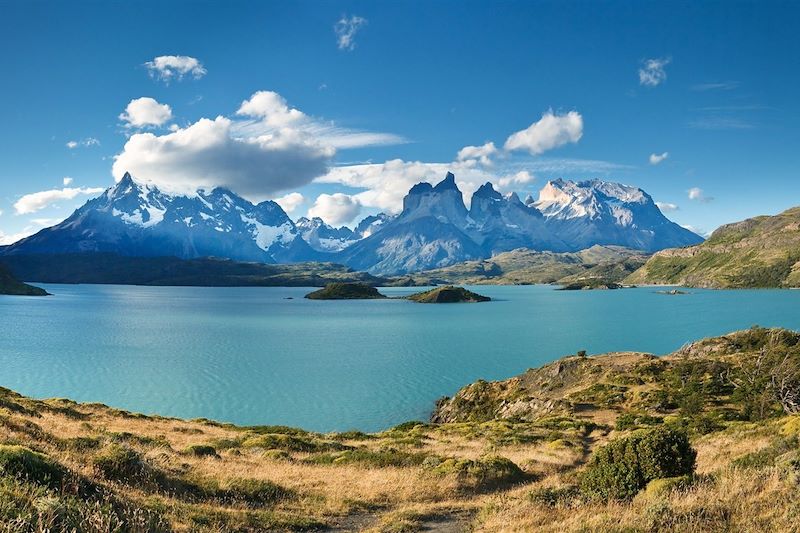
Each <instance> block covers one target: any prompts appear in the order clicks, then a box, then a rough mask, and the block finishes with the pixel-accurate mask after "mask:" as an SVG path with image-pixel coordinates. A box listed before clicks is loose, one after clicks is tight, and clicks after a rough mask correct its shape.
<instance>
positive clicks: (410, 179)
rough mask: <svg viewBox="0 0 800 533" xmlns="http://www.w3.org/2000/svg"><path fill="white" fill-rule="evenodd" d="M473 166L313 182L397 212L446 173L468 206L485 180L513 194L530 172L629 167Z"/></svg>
mask: <svg viewBox="0 0 800 533" xmlns="http://www.w3.org/2000/svg"><path fill="white" fill-rule="evenodd" d="M472 163H473V161H470V160H467V161H453V162H450V163H426V162H422V161H403V160H402V159H394V160H391V161H386V162H384V163H368V164H358V165H343V166H337V167H333V168H331V169H330V170H329V171H328V173H327V174H326V175H324V176H322V177H320V178H317V179H316V180H314V181H315V182H317V183H336V184H340V185H344V186H347V187H352V188H355V189H363V190H362V191H361V192H358V193H357V194H355V195H354V197H355V198H356V199H358V201H359V203H360V204H361V205H362V206H364V207H373V208H376V209H380V210H382V211H386V212H388V213H398V212H399V211H400V210H401V209H402V206H403V197H404V196H405V195H406V194H407V193H408V190H409V189H410V188H411V187H412V186H413V185H415V184H416V183H419V182H423V181H425V182H428V183H431V184H435V183H438V182H439V181H441V180H442V179H443V178H444V176H445V174H446V173H447V172H448V171H451V172H453V173H454V174H455V176H456V183H457V184H458V187H459V189H460V190H461V191H462V192H463V193H464V200H465V202H466V203H467V205H469V201H470V199H471V197H472V193H473V192H475V191H476V190H477V189H478V187H480V186H481V185H482V184H484V183H486V182H487V181H491V182H492V183H494V184H495V185H496V186H497V188H498V189H499V190H501V191H503V192H512V191H519V190H520V189H523V190H524V188H525V187H524V186H526V185H529V184H530V183H532V182H533V181H534V180H535V176H534V174H533V173H532V172H534V171H540V170H541V171H542V172H548V173H557V174H562V175H563V174H581V175H584V176H585V175H586V174H587V173H591V174H607V173H609V172H613V171H619V170H626V169H629V168H630V167H626V166H624V165H618V164H615V163H610V162H607V161H596V160H581V159H553V160H550V159H540V158H536V159H532V160H530V161H526V162H524V163H519V164H510V165H505V166H504V167H503V168H502V169H497V170H496V171H490V169H487V168H486V167H483V166H479V165H474V164H472Z"/></svg>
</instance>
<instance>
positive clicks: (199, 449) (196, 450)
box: [184, 444, 219, 457]
mask: <svg viewBox="0 0 800 533" xmlns="http://www.w3.org/2000/svg"><path fill="white" fill-rule="evenodd" d="M184 453H185V454H187V455H193V456H195V457H219V455H217V450H216V449H214V447H213V446H209V445H207V444H192V445H191V446H188V447H187V448H186V449H185V450H184Z"/></svg>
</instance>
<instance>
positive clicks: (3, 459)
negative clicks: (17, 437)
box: [0, 445, 66, 487]
mask: <svg viewBox="0 0 800 533" xmlns="http://www.w3.org/2000/svg"><path fill="white" fill-rule="evenodd" d="M0 473H2V474H5V475H7V476H12V477H16V478H19V479H23V480H25V481H30V482H33V483H36V484H39V485H44V486H49V487H58V486H59V485H60V484H61V481H62V480H63V479H64V476H65V475H66V470H65V469H64V467H62V466H61V465H60V464H58V463H56V462H55V461H53V460H52V459H50V458H49V457H47V456H46V455H44V454H41V453H38V452H35V451H33V450H31V449H30V448H26V447H25V446H12V445H0Z"/></svg>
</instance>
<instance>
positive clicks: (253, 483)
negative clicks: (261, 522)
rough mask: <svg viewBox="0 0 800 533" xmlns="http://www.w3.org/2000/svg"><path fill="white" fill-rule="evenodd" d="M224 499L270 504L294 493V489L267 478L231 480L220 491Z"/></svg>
mask: <svg viewBox="0 0 800 533" xmlns="http://www.w3.org/2000/svg"><path fill="white" fill-rule="evenodd" d="M219 495H220V496H222V499H224V500H227V501H240V502H244V503H249V504H268V503H275V502H277V501H280V500H284V499H286V498H289V497H291V496H292V495H293V493H292V491H290V490H289V489H287V488H284V487H281V486H280V485H278V484H277V483H273V482H272V481H267V480H265V479H243V478H236V479H231V480H229V481H228V482H227V483H226V485H225V487H224V488H223V489H222V490H221V491H220V492H219Z"/></svg>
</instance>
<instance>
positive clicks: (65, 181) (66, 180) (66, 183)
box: [61, 176, 73, 187]
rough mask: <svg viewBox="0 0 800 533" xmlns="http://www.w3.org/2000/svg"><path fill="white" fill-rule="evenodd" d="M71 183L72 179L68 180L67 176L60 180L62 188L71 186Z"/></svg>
mask: <svg viewBox="0 0 800 533" xmlns="http://www.w3.org/2000/svg"><path fill="white" fill-rule="evenodd" d="M72 181H73V180H72V178H70V177H69V176H64V179H62V180H61V183H63V184H64V187H66V186H67V185H70V184H72Z"/></svg>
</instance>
